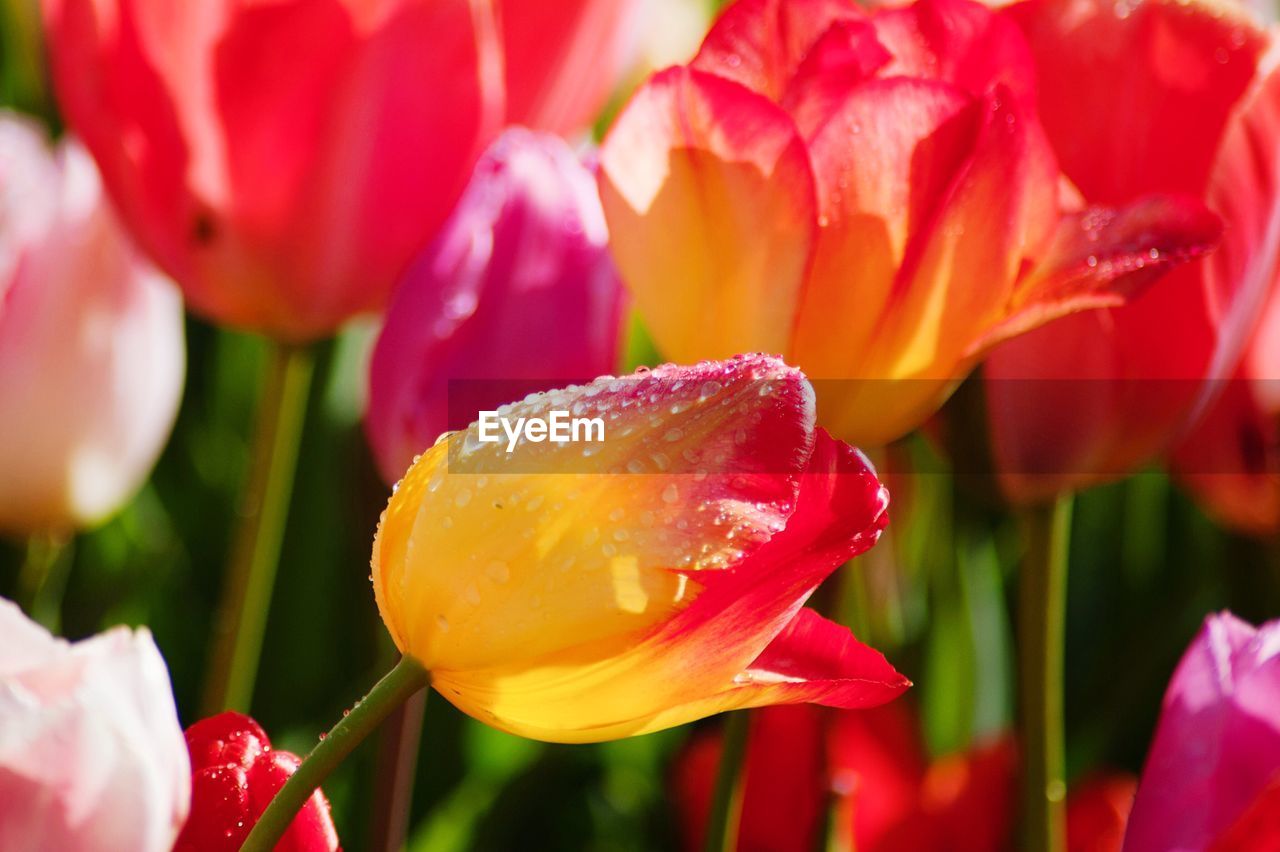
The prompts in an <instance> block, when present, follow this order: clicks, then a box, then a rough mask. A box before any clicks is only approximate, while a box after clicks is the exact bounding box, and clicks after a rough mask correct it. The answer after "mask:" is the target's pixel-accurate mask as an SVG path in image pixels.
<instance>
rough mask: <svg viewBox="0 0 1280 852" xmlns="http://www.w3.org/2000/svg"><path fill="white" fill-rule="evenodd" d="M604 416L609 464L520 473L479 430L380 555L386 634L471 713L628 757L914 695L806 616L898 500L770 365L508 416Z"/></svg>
mask: <svg viewBox="0 0 1280 852" xmlns="http://www.w3.org/2000/svg"><path fill="white" fill-rule="evenodd" d="M554 410H567V411H571V412H573V414H574V415H580V416H583V417H588V418H595V417H599V418H602V419H603V421H604V422H605V424H606V429H607V431H606V436H605V440H604V441H602V442H599V443H595V444H583V443H573V442H564V443H561V444H557V443H555V442H539V443H534V442H529V441H523V442H521V443H520V444H518V445H517V446H516V447H515V449H514V452H512V453H509V454H508V453H506V452H505V446H504V445H502V444H489V443H482V442H480V440H479V433H478V429H477V425H476V424H472V425H471V426H470V427H469V428H468V429H467V430H465V431H464V432H461V433H458V434H455V435H453V436H452V437H451V438H450V439H448V440H443V441H440V442H438V443H437V444H436V446H434V447H433V448H432V449H430V450H428V451H427V452H426V453H424V454H423V455H422V456H421V457H420V458H419V459H418V460H417V462H416V463H415V464H414V465H413V467H412V468H411V469H410V470H409V472H408V473H407V474H406V475H405V477H404V479H403V480H402V481H401V482H400V484H399V486H398V488H397V490H396V493H395V494H394V496H393V497H392V498H391V501H390V504H389V505H388V507H387V510H386V513H385V514H384V516H383V519H382V522H381V524H380V526H379V530H378V535H377V538H376V540H375V542H374V550H373V584H374V591H375V594H376V597H377V602H378V608H379V610H380V612H381V614H382V617H383V620H384V622H385V623H386V625H387V628H388V630H389V631H390V633H391V636H392V638H393V639H394V640H395V643H396V645H397V646H398V647H399V649H400V650H401V652H403V653H404V654H405V655H407V656H409V657H411V658H413V659H415V660H416V661H417V662H419V663H420V664H421V665H422V666H423V667H424V668H426V669H427V670H428V671H429V673H430V676H431V682H432V684H433V686H434V687H435V688H436V689H437V690H438V691H439V692H440V693H441V694H442V695H443V696H444V697H445V698H447V699H448V700H449V701H451V702H453V703H454V704H455V705H456V706H458V707H459V708H460V709H462V710H463V711H465V712H467V713H469V714H471V715H472V716H475V717H476V718H478V719H480V720H481V721H484V722H487V723H488V724H490V725H493V726H495V727H498V728H501V729H504V730H507V731H510V732H513V733H516V734H520V735H523V736H528V737H533V738H538V739H544V740H552V741H564V742H584V741H597V740H606V739H614V738H618V737H622V736H628V735H632V734H640V733H645V732H648V731H653V730H658V729H661V728H666V727H670V726H673V725H678V724H681V723H683V722H687V721H690V720H692V719H696V718H699V717H702V716H707V715H710V714H712V713H716V712H718V711H721V710H728V709H735V708H741V707H753V706H759V705H765V704H777V703H796V702H816V703H821V704H829V705H834V706H839V707H861V706H870V705H875V704H880V703H883V702H885V701H888V700H889V699H891V698H893V697H895V696H896V695H898V694H899V693H901V692H902V691H903V690H904V689H906V687H907V686H908V683H907V681H906V679H905V678H903V677H902V676H901V675H900V674H898V673H897V672H896V671H894V670H893V668H892V667H891V666H890V665H889V664H888V663H887V662H886V661H885V660H884V658H883V657H882V656H881V655H880V654H879V653H877V652H875V651H873V650H871V649H870V648H868V647H866V646H864V645H862V644H861V643H859V642H858V641H857V640H856V639H855V638H854V636H853V634H852V633H850V632H849V630H847V629H846V628H844V627H840V626H838V625H836V624H834V623H832V622H829V621H827V620H825V619H823V618H822V617H821V616H819V615H818V614H817V613H815V612H814V611H812V610H809V609H805V608H804V607H803V606H802V605H803V603H804V601H805V599H806V598H807V597H808V596H809V594H810V593H811V592H812V591H813V590H814V589H815V588H816V587H817V585H818V584H819V583H820V582H821V581H822V580H823V579H824V578H825V577H826V576H827V575H828V574H830V573H831V572H832V571H833V570H835V568H836V567H837V566H839V565H840V564H841V563H843V562H844V561H846V560H848V559H849V558H850V557H852V556H854V555H856V554H858V553H861V552H863V551H865V550H866V549H867V548H869V547H871V545H872V544H874V543H875V541H876V539H877V538H878V537H879V534H880V531H881V529H882V528H883V526H884V524H885V522H886V520H887V519H886V514H885V510H886V507H887V501H888V495H887V493H886V492H885V490H884V488H883V487H882V486H881V485H880V483H879V481H878V480H877V478H876V476H875V473H874V471H873V470H872V469H871V467H870V465H869V464H868V463H867V461H866V460H865V459H864V458H863V457H862V456H861V454H859V453H858V452H857V451H856V450H853V449H851V448H850V447H848V446H847V445H845V444H842V443H839V442H837V441H835V440H833V439H832V438H831V437H830V436H828V435H827V434H826V432H824V431H822V430H821V429H817V428H816V427H815V425H814V408H813V391H812V388H811V387H810V385H809V383H808V381H806V380H805V378H804V376H803V375H802V374H801V373H800V372H799V371H798V370H795V369H792V368H790V367H787V366H785V365H784V364H783V363H782V362H780V361H778V360H777V359H774V358H769V357H765V356H745V357H740V358H736V359H733V360H731V361H727V362H718V363H717V362H708V363H702V364H699V365H697V366H694V367H677V366H664V367H661V368H658V369H656V370H653V371H652V372H642V373H637V374H635V375H633V376H628V377H623V378H617V379H615V378H612V377H606V378H602V379H598V380H596V381H595V382H592V383H590V384H588V385H585V386H578V387H570V388H567V389H564V390H558V391H551V392H548V393H544V394H535V395H531V396H530V397H528V398H526V399H525V400H524V401H523V402H520V403H516V404H513V405H510V406H505V407H504V408H503V409H499V411H500V412H501V413H503V414H504V416H506V417H508V418H511V419H514V418H517V417H534V416H546V415H547V413H548V412H549V411H554Z"/></svg>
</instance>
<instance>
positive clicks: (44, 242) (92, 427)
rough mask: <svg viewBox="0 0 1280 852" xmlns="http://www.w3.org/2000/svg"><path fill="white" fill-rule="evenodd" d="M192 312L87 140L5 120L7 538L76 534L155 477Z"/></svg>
mask: <svg viewBox="0 0 1280 852" xmlns="http://www.w3.org/2000/svg"><path fill="white" fill-rule="evenodd" d="M183 364H184V352H183V331H182V303H181V299H180V298H179V296H178V291H177V290H176V289H174V288H173V286H172V285H171V284H170V283H169V282H168V281H166V280H165V279H164V278H163V277H162V276H161V275H160V274H159V273H158V272H156V271H155V269H153V268H152V267H151V266H150V265H149V264H148V263H147V262H146V261H145V260H144V259H143V258H142V256H141V255H140V254H139V253H138V252H137V251H136V250H135V249H134V247H133V245H132V244H131V243H130V241H129V239H128V238H127V237H126V235H125V234H124V232H123V231H122V230H121V228H120V227H119V225H118V224H117V221H116V218H115V216H114V214H113V213H112V211H111V209H110V208H109V206H108V204H107V202H106V199H105V197H104V196H103V193H102V188H101V184H100V182H99V179H98V174H97V172H96V171H95V169H94V167H93V161H92V160H90V159H89V157H88V155H87V154H85V152H84V151H83V150H82V149H81V148H80V147H79V146H78V145H77V144H75V143H74V142H64V143H63V144H62V145H61V146H60V147H59V149H58V151H57V152H56V154H54V153H51V152H50V150H49V145H48V142H47V140H46V138H45V136H44V133H43V131H42V130H40V129H39V128H38V127H37V126H36V125H35V124H34V123H32V122H28V121H25V120H22V119H20V118H17V117H15V116H13V115H4V114H0V411H2V412H4V417H3V419H0V471H3V474H0V530H4V531H7V532H10V533H17V534H29V533H34V532H64V531H67V530H70V529H73V528H76V527H80V526H84V525H86V524H89V523H92V522H94V521H97V520H99V519H101V518H103V517H105V516H106V515H109V514H110V513H112V512H113V511H115V510H116V509H117V508H119V506H120V505H121V504H122V503H124V502H125V500H127V499H128V498H129V497H130V496H132V494H133V492H134V491H135V490H136V489H137V487H138V486H139V485H140V484H141V482H142V481H143V480H144V479H145V478H146V476H147V474H148V473H149V472H150V470H151V466H152V464H153V463H154V462H155V459H156V456H157V455H159V453H160V449H161V448H162V447H163V446H164V443H165V440H166V439H167V438H168V436H169V431H170V429H171V428H172V426H173V420H174V416H175V415H176V413H177V410H178V402H179V400H180V399H181V395H182V378H183Z"/></svg>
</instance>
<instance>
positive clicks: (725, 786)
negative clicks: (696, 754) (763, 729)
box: [703, 710, 751, 852]
mask: <svg viewBox="0 0 1280 852" xmlns="http://www.w3.org/2000/svg"><path fill="white" fill-rule="evenodd" d="M750 727H751V714H750V712H749V711H747V710H738V711H735V712H733V713H728V714H726V715H725V721H724V740H723V743H724V745H723V746H722V748H721V750H720V768H719V770H718V771H717V772H716V787H715V791H714V793H713V794H712V797H711V814H710V819H708V820H707V838H706V843H704V844H703V849H705V850H706V852H732V850H734V849H736V848H737V846H738V818H739V817H740V816H741V813H742V766H743V763H744V762H745V760H746V756H747V732H748V730H749V729H750Z"/></svg>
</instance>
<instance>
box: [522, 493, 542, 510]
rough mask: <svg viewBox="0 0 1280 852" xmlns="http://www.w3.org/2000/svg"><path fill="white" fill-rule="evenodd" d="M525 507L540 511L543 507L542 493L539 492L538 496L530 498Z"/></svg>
mask: <svg viewBox="0 0 1280 852" xmlns="http://www.w3.org/2000/svg"><path fill="white" fill-rule="evenodd" d="M525 508H526V509H528V510H529V511H530V512H536V511H538V510H539V509H541V508H542V495H541V494H539V495H538V496H537V497H534V498H533V499H532V500H530V501H529V502H528V503H526V504H525Z"/></svg>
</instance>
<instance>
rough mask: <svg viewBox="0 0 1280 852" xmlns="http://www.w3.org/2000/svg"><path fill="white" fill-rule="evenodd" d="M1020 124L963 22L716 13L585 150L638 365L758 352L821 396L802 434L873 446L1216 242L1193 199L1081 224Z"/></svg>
mask: <svg viewBox="0 0 1280 852" xmlns="http://www.w3.org/2000/svg"><path fill="white" fill-rule="evenodd" d="M1035 105H1036V89H1035V83H1034V67H1033V64H1032V61H1031V54H1030V52H1029V51H1028V48H1027V45H1026V42H1025V40H1024V38H1023V36H1022V34H1021V33H1020V32H1019V31H1018V29H1017V28H1016V27H1015V26H1014V25H1013V24H1012V23H1011V22H1010V21H1008V20H1006V19H1005V18H1003V17H1000V16H999V15H997V14H996V13H995V12H993V11H991V10H989V9H987V8H985V7H983V6H981V5H978V4H976V3H971V2H968V0H922V2H919V3H916V4H914V5H912V6H909V7H907V8H902V9H885V10H877V11H875V12H873V13H869V14H868V13H866V12H863V11H861V10H860V9H859V7H857V6H856V5H855V4H854V3H852V2H843V0H741V2H738V3H736V4H734V5H733V6H731V7H729V8H728V9H727V10H726V11H725V12H724V13H723V14H722V15H721V17H720V18H719V20H718V21H717V23H716V24H715V26H714V27H713V28H712V30H711V32H710V33H709V35H708V36H707V39H706V41H705V42H704V43H703V45H702V49H701V51H700V52H699V54H698V55H697V57H696V58H695V59H694V60H693V61H692V62H691V63H690V64H689V65H687V66H681V67H676V68H671V69H668V70H666V71H663V72H661V73H659V74H657V75H655V76H654V77H653V78H652V79H651V80H650V81H649V82H648V83H647V84H646V85H645V86H644V87H643V88H642V89H641V90H640V91H639V92H638V93H637V94H636V95H635V96H634V97H633V98H632V100H631V101H630V103H629V104H628V105H627V106H626V108H625V109H624V110H623V112H622V113H621V115H620V116H619V118H618V120H617V122H616V124H615V125H614V127H613V128H612V130H611V131H610V133H609V135H608V137H607V138H606V140H605V142H604V145H603V148H602V154H601V166H602V168H601V177H600V188H601V198H602V201H603V203H604V209H605V215H606V218H607V220H608V224H609V230H610V235H611V240H612V244H613V249H614V253H615V257H616V259H617V261H618V264H619V269H620V271H621V273H622V275H623V279H624V281H625V282H626V283H627V285H628V286H629V287H630V288H631V290H632V291H633V293H634V295H635V299H636V304H637V307H638V308H639V310H640V312H641V314H642V315H643V317H644V320H645V322H646V324H647V325H648V327H649V328H650V330H651V332H652V334H653V337H654V339H655V341H656V342H657V344H658V346H659V348H660V349H661V351H662V352H663V354H664V355H665V356H667V357H670V358H672V359H675V360H680V361H691V360H694V359H696V358H701V357H711V358H715V357H725V356H727V355H730V354H732V353H735V352H740V351H747V350H761V351H767V352H773V353H778V354H782V355H784V356H785V357H786V358H787V359H788V360H789V361H791V362H792V363H795V364H796V365H798V366H799V367H800V368H801V369H803V370H805V372H806V373H807V374H809V375H810V376H811V377H812V378H814V379H815V380H824V379H829V380H840V381H830V382H822V381H818V384H817V386H818V406H819V421H820V422H821V423H822V424H823V425H824V426H825V427H826V428H828V429H830V430H831V431H832V432H833V433H834V434H836V435H838V436H839V437H841V438H844V439H846V440H851V441H854V442H857V443H873V444H879V443H883V442H885V441H887V440H890V439H893V438H896V437H898V436H900V435H902V434H903V433H905V432H907V431H909V430H911V429H912V428H914V427H916V426H918V425H919V424H920V423H921V422H922V421H923V420H924V419H925V418H926V417H928V416H929V415H930V414H931V413H932V412H933V411H934V410H935V409H936V408H937V406H938V405H940V404H941V402H942V401H943V400H944V399H945V398H946V396H947V395H948V393H949V392H950V391H951V389H952V388H953V387H954V386H955V384H956V383H957V382H958V381H959V380H960V379H961V378H963V377H964V375H965V374H966V373H967V372H968V371H969V370H970V369H971V367H972V366H973V365H974V364H975V363H976V362H977V361H978V360H979V358H981V356H982V355H983V354H984V353H985V352H986V351H987V350H988V349H990V348H991V347H992V346H994V345H995V344H996V343H997V342H999V341H1001V340H1004V339H1007V338H1009V337H1011V336H1014V335H1016V334H1019V333H1021V332H1023V331H1026V330H1027V329H1029V328H1032V327H1035V326H1038V325H1040V324H1042V323H1045V322H1047V321H1049V320H1051V319H1054V318H1056V317H1059V316H1062V315H1064V314H1068V313H1071V312H1074V311H1078V310H1082V309H1086V308H1094V307H1098V306H1104V305H1115V304H1119V303H1121V302H1123V301H1124V299H1125V298H1126V295H1127V293H1128V292H1129V290H1130V289H1131V288H1132V287H1133V286H1134V285H1136V284H1140V283H1142V282H1143V281H1144V280H1147V279H1149V273H1150V272H1152V271H1153V270H1156V269H1160V268H1163V267H1165V266H1167V265H1169V264H1171V263H1174V262H1177V261H1180V260H1182V259H1184V258H1185V257H1187V256H1190V255H1194V254H1196V253H1198V252H1200V251H1202V250H1204V249H1205V248H1207V247H1208V246H1210V245H1211V244H1212V243H1213V242H1214V241H1215V240H1216V238H1217V231H1218V225H1217V221H1216V219H1215V217H1213V216H1212V215H1211V214H1209V213H1208V212H1207V211H1206V210H1205V208H1204V207H1203V205H1202V204H1200V203H1199V202H1198V201H1196V200H1194V199H1189V198H1180V197H1170V196H1149V197H1141V198H1139V197H1136V196H1135V195H1126V196H1123V197H1118V198H1114V199H1107V202H1108V203H1118V204H1120V205H1123V206H1120V207H1118V208H1112V207H1108V208H1084V209H1082V208H1081V205H1079V204H1078V203H1076V200H1075V195H1074V193H1073V192H1071V191H1070V190H1069V189H1067V190H1064V191H1061V192H1060V180H1059V169H1058V165H1057V162H1056V160H1055V157H1054V153H1053V151H1052V150H1051V148H1050V147H1049V144H1048V142H1047V140H1046V138H1045V133H1044V130H1043V129H1042V128H1041V126H1040V123H1039V120H1038V119H1037V117H1036V106H1035ZM1138 270H1141V271H1142V272H1143V273H1144V274H1143V275H1133V274H1132V273H1134V272H1136V271H1138Z"/></svg>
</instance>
